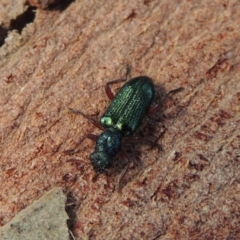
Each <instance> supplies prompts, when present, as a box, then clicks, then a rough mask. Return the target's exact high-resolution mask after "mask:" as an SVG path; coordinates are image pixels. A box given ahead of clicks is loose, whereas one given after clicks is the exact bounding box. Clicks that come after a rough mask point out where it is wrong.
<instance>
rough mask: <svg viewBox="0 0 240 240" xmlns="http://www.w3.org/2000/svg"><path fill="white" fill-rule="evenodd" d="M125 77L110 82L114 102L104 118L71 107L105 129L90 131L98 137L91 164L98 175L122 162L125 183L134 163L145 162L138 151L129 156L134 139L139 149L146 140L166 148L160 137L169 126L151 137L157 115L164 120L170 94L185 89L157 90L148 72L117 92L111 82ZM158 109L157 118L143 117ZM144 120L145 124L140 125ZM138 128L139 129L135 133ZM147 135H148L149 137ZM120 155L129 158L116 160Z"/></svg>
mask: <svg viewBox="0 0 240 240" xmlns="http://www.w3.org/2000/svg"><path fill="white" fill-rule="evenodd" d="M125 81H126V79H117V80H114V81H111V82H108V83H107V84H106V86H105V92H106V94H107V96H108V97H109V99H110V100H112V102H111V103H110V105H109V107H108V108H107V110H106V111H105V113H104V114H103V115H102V117H101V118H100V121H99V122H98V121H97V120H95V119H93V118H91V117H90V116H88V115H86V114H85V113H84V112H82V111H81V110H74V109H70V110H71V111H72V112H74V113H77V114H81V115H82V116H84V117H85V118H87V119H88V120H89V121H90V122H92V124H93V125H95V126H96V127H97V128H99V129H101V130H103V132H102V133H101V134H100V135H99V136H96V135H93V134H87V135H86V137H87V138H89V139H91V140H93V141H96V146H95V150H94V152H93V153H92V154H91V155H90V160H91V164H92V166H93V169H94V171H95V172H96V173H97V175H96V178H95V179H97V176H98V175H99V174H101V173H103V172H105V173H107V171H106V169H108V168H109V167H111V166H116V165H118V167H117V168H116V169H123V170H121V174H120V178H119V179H120V180H119V181H118V183H121V181H122V179H123V178H124V176H125V174H126V172H127V171H128V169H129V166H130V163H131V162H134V163H140V162H141V161H139V159H140V158H139V155H140V153H138V154H135V156H134V157H133V158H132V161H130V159H129V155H130V154H131V151H130V150H131V149H132V143H133V142H134V143H136V144H135V147H134V150H136V146H139V145H140V144H142V143H144V144H148V145H150V146H151V147H157V148H158V149H159V150H162V147H161V146H160V145H159V144H158V141H159V139H160V138H161V136H162V135H163V134H164V133H165V131H166V129H164V128H163V129H164V131H163V132H162V133H161V134H159V136H158V137H157V138H156V139H155V140H154V141H152V140H149V136H151V134H152V133H154V132H157V131H156V121H157V118H158V121H160V120H163V117H164V115H162V114H161V113H162V110H163V107H164V103H165V99H166V97H168V96H170V95H172V94H174V93H177V92H179V91H181V90H182V88H179V89H175V90H173V91H170V92H168V93H166V91H165V89H164V88H163V87H162V86H158V88H157V90H158V91H157V92H156V91H155V86H154V84H153V81H152V79H150V78H149V77H147V76H139V77H135V78H132V79H130V80H129V81H127V82H126V83H125V84H124V85H123V86H122V87H121V88H120V90H119V91H118V92H117V94H116V95H114V94H113V92H112V90H111V88H110V85H112V84H117V83H120V82H125ZM155 95H156V99H155V102H157V104H155V103H154V98H155ZM157 110H159V111H158V112H159V113H158V116H157V114H156V117H157V118H156V119H155V120H154V118H150V117H149V119H148V121H143V119H144V117H145V116H146V115H147V116H150V114H152V113H156V112H157ZM159 114H160V115H159ZM150 119H151V120H152V121H153V124H149V122H151V121H149V120H150ZM154 121H155V123H154ZM142 122H143V126H142V127H141V128H140V124H141V123H142ZM144 123H145V124H144ZM135 132H137V133H136V135H134V136H133V134H134V133H135ZM146 135H147V136H148V137H145V136H146ZM122 143H124V145H126V148H125V149H124V148H122ZM129 143H131V144H129ZM138 143H139V144H138ZM127 146H128V147H127ZM118 153H119V154H118ZM117 154H118V157H117ZM116 158H118V159H119V158H121V159H124V160H125V161H114V159H116ZM136 158H138V161H136ZM122 162H125V167H123V166H121V163H122ZM115 163H117V164H115ZM138 165H139V164H138ZM108 172H109V171H108ZM115 174H116V172H115Z"/></svg>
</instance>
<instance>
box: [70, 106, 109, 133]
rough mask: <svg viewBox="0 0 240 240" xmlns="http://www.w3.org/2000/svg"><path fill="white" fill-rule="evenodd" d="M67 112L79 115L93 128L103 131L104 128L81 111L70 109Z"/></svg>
mask: <svg viewBox="0 0 240 240" xmlns="http://www.w3.org/2000/svg"><path fill="white" fill-rule="evenodd" d="M69 110H70V111H71V112H73V113H76V114H81V115H82V116H84V117H85V118H87V119H88V120H89V121H90V122H91V123H92V124H93V125H94V126H95V127H97V128H99V129H101V130H104V128H103V127H102V125H101V124H100V123H99V122H98V121H96V120H95V119H93V118H91V117H89V116H88V115H86V114H85V113H83V112H82V111H80V110H76V109H72V108H69Z"/></svg>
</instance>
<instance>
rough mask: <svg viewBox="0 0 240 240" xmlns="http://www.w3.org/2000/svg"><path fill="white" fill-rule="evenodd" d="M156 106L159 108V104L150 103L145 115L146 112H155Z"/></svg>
mask: <svg viewBox="0 0 240 240" xmlns="http://www.w3.org/2000/svg"><path fill="white" fill-rule="evenodd" d="M158 108H159V104H155V105H152V106H151V107H150V108H149V110H148V112H147V115H148V114H152V113H155V112H156V111H157V109H158Z"/></svg>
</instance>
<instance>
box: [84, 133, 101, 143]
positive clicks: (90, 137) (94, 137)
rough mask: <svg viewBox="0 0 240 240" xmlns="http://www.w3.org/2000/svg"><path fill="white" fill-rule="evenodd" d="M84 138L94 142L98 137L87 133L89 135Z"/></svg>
mask: <svg viewBox="0 0 240 240" xmlns="http://www.w3.org/2000/svg"><path fill="white" fill-rule="evenodd" d="M86 137H87V138H89V139H91V140H92V141H96V140H97V137H98V136H97V135H95V134H91V133H89V134H87V135H86Z"/></svg>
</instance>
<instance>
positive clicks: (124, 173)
mask: <svg viewBox="0 0 240 240" xmlns="http://www.w3.org/2000/svg"><path fill="white" fill-rule="evenodd" d="M121 154H122V155H124V158H125V160H126V161H127V165H126V166H125V167H124V169H123V170H122V172H121V174H120V177H119V179H118V181H117V184H116V189H117V190H118V191H121V188H120V185H121V183H122V180H123V178H124V177H125V175H126V173H127V171H128V169H129V166H130V161H129V159H128V157H127V155H126V153H124V152H121Z"/></svg>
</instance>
